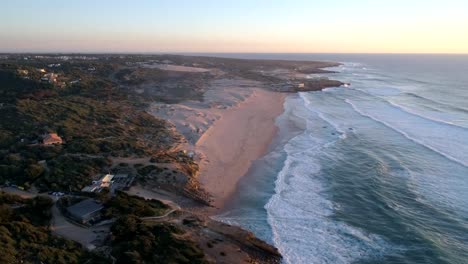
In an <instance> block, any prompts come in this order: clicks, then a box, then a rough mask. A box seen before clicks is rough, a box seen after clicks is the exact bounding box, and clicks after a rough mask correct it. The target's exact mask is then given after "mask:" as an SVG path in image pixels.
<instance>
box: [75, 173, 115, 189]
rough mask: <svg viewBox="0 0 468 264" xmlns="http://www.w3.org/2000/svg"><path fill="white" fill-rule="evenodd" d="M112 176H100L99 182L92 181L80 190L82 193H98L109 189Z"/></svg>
mask: <svg viewBox="0 0 468 264" xmlns="http://www.w3.org/2000/svg"><path fill="white" fill-rule="evenodd" d="M113 178H114V175H112V174H106V175H104V176H102V177H101V178H100V179H99V180H96V181H93V182H92V184H91V185H89V186H86V187H84V188H83V189H81V191H82V192H99V191H101V190H102V188H110V187H111V186H112V184H113V183H114V181H113V180H112V179H113Z"/></svg>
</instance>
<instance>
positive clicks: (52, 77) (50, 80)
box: [41, 73, 58, 83]
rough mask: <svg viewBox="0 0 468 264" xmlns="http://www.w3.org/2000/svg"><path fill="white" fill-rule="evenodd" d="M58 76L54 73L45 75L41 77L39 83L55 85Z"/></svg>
mask: <svg viewBox="0 0 468 264" xmlns="http://www.w3.org/2000/svg"><path fill="white" fill-rule="evenodd" d="M57 78H58V74H55V73H47V74H44V76H42V78H41V81H43V82H48V83H55V82H57Z"/></svg>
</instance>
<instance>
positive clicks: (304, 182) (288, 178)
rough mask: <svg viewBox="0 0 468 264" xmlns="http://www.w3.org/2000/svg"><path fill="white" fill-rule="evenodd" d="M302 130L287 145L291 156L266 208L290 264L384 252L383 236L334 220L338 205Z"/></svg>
mask: <svg viewBox="0 0 468 264" xmlns="http://www.w3.org/2000/svg"><path fill="white" fill-rule="evenodd" d="M307 142H309V144H310V142H311V141H310V135H309V134H307V133H304V134H302V135H300V136H297V137H296V138H294V139H292V140H291V141H290V142H289V143H288V144H287V145H286V146H285V151H286V153H287V159H286V161H285V162H284V166H283V168H282V170H281V171H280V173H279V175H278V178H277V180H276V183H275V194H274V195H273V196H272V197H271V199H270V200H269V201H268V203H267V204H266V206H265V209H266V210H267V214H268V223H269V224H270V226H271V228H272V231H273V241H274V243H275V245H276V246H277V247H278V248H279V250H280V252H281V253H282V255H283V256H284V261H285V262H286V263H294V264H296V263H337V264H339V263H351V262H353V261H355V260H357V259H372V258H376V257H378V256H381V255H382V254H383V253H384V252H386V251H387V249H389V248H390V245H389V244H388V243H387V242H386V241H384V240H383V239H382V238H380V237H378V236H376V235H373V234H366V233H364V232H362V231H361V230H359V229H357V228H354V227H351V226H349V225H346V224H344V223H342V222H338V221H334V220H332V219H331V218H330V217H331V215H332V214H333V210H334V205H333V203H332V202H331V201H330V200H328V199H327V197H326V195H325V194H324V193H325V188H324V186H323V184H322V182H321V180H320V177H319V172H320V166H319V165H318V164H319V163H318V161H317V160H315V158H314V157H315V155H316V154H318V153H320V152H321V149H322V148H323V146H311V145H308V144H307Z"/></svg>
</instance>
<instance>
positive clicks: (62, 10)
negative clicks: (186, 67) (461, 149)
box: [0, 0, 468, 53]
mask: <svg viewBox="0 0 468 264" xmlns="http://www.w3.org/2000/svg"><path fill="white" fill-rule="evenodd" d="M1 51H7V52H15V51H39V52H51V51H57V52H72V51H73V52H364V53H367V52H370V53H373V52H396V53H400V52H411V53H468V0H388V1H387V0H373V1H372V0H232V1H231V0H229V1H228V0H127V1H126V0H0V52H1Z"/></svg>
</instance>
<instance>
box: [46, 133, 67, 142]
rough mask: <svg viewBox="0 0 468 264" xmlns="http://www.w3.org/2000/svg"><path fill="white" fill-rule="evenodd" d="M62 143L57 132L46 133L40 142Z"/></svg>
mask: <svg viewBox="0 0 468 264" xmlns="http://www.w3.org/2000/svg"><path fill="white" fill-rule="evenodd" d="M62 143H63V141H62V138H61V137H59V136H58V135H57V133H49V134H46V135H44V137H43V139H42V144H44V145H60V144H62Z"/></svg>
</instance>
